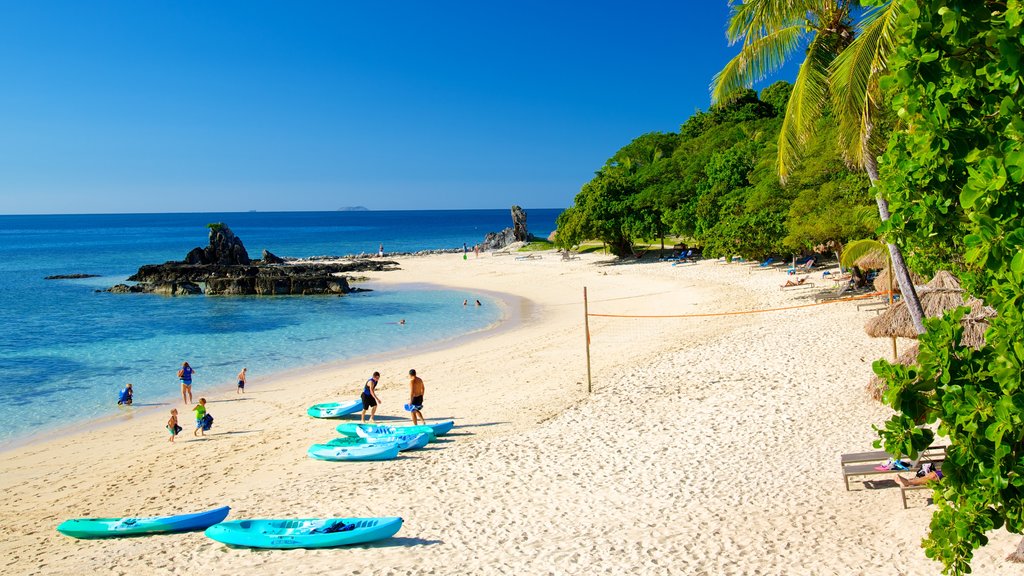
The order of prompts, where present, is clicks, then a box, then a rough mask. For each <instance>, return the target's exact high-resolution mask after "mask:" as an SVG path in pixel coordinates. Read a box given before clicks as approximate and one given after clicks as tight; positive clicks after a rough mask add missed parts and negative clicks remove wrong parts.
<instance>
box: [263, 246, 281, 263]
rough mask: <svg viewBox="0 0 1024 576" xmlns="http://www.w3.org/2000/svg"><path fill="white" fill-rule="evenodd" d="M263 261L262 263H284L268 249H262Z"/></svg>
mask: <svg viewBox="0 0 1024 576" xmlns="http://www.w3.org/2000/svg"><path fill="white" fill-rule="evenodd" d="M263 263H264V264H284V259H283V258H279V257H277V256H275V255H274V254H273V253H271V252H270V250H266V249H264V250H263Z"/></svg>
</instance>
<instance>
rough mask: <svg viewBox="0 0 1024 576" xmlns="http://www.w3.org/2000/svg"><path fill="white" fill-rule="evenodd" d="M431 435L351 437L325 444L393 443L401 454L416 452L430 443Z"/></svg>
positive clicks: (336, 439)
mask: <svg viewBox="0 0 1024 576" xmlns="http://www.w3.org/2000/svg"><path fill="white" fill-rule="evenodd" d="M430 438H431V435H430V434H427V433H426V432H421V433H419V434H389V435H385V436H373V437H362V436H360V437H358V438H355V437H352V436H344V437H341V438H335V439H334V440H331V441H330V442H328V443H327V445H328V446H365V445H367V444H380V443H387V442H394V443H395V444H398V449H399V450H400V451H402V452H405V451H406V450H418V449H420V448H423V447H424V446H426V445H427V444H428V443H429V442H430Z"/></svg>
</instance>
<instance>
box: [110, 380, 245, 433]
mask: <svg viewBox="0 0 1024 576" xmlns="http://www.w3.org/2000/svg"><path fill="white" fill-rule="evenodd" d="M248 372H249V369H248V368H242V371H241V372H239V373H238V385H237V388H236V389H235V393H236V394H244V393H245V381H246V378H247V377H248ZM195 373H196V371H195V369H194V368H192V366H190V365H189V363H188V362H182V363H181V368H180V369H178V380H179V381H180V382H181V401H182V402H184V403H185V404H186V405H189V404H192V375H193V374H195ZM131 386H132V385H131V384H128V386H127V390H129V392H128V401H127V402H122V400H123V399H124V396H125V393H124V391H122V393H121V397H120V398H119V400H118V402H117V403H118V404H122V403H126V404H131ZM192 411H193V412H195V418H196V428H195V430H194V431H193V432H192V435H193V436H205V435H206V431H207V430H209V429H210V427H211V426H213V416H212V415H211V414H210V413H209V412H207V410H206V398H200V399H199V402H198V403H196V404H195V405H194V406H193V407H192ZM181 430H182V428H181V426H180V425H179V424H178V409H177V408H171V417H170V419H168V420H167V432H168V433H169V434H170V435H171V437H170V439H169V440H168V441H169V442H174V438H175V437H176V436H177V435H178V434H179V433H180V432H181Z"/></svg>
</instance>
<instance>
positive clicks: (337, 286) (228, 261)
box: [109, 224, 398, 296]
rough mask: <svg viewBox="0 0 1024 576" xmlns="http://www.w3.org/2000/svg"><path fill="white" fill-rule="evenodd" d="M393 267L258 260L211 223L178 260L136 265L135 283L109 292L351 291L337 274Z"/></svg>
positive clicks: (265, 253)
mask: <svg viewBox="0 0 1024 576" xmlns="http://www.w3.org/2000/svg"><path fill="white" fill-rule="evenodd" d="M397 267H398V263H397V262H394V261H391V260H379V259H373V260H370V259H359V260H348V261H345V262H333V263H319V262H294V261H293V262H287V261H285V260H284V259H282V258H279V257H277V256H275V255H274V254H272V253H270V252H268V251H266V250H264V251H263V260H262V262H260V261H256V262H253V261H251V260H250V259H249V254H248V252H246V250H245V247H244V246H243V245H242V241H241V240H239V239H238V237H236V236H235V235H234V234H233V233H232V232H231V230H230V229H229V228H228V227H227V226H225V225H223V224H211V225H210V245H209V246H207V247H206V248H195V249H193V250H192V251H190V252H189V253H188V255H187V256H185V260H184V261H181V262H173V261H172V262H165V263H164V264H147V265H145V266H142V267H141V268H139V270H138V272H136V273H135V274H133V275H131V276H130V277H129V278H128V280H131V281H133V282H138V283H139V285H137V286H128V285H125V284H119V285H117V286H114V287H113V288H111V289H110V290H109V291H110V292H114V293H127V292H152V293H156V294H165V295H170V296H178V295H184V294H202V293H204V290H203V289H201V288H200V287H199V284H205V285H206V289H205V293H206V294H207V295H274V294H347V293H349V292H353V291H355V290H353V289H352V288H351V287H350V286H349V284H348V280H347V279H346V278H345V277H344V276H343V275H342V274H346V273H351V272H370V271H375V272H379V271H385V270H393V269H395V268H397Z"/></svg>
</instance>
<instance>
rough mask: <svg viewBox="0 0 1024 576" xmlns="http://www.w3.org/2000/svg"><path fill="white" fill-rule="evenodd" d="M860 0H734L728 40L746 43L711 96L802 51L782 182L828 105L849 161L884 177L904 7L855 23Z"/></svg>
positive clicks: (903, 283)
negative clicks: (892, 74)
mask: <svg viewBox="0 0 1024 576" xmlns="http://www.w3.org/2000/svg"><path fill="white" fill-rule="evenodd" d="M858 5H859V2H856V1H855V0H836V1H829V0H743V1H739V0H733V5H732V16H731V17H730V19H729V27H728V30H727V32H726V35H727V36H728V38H729V41H730V43H732V44H737V43H741V42H742V45H741V48H740V52H739V54H737V55H736V57H734V58H733V59H732V60H730V61H729V63H728V64H726V66H725V68H723V69H722V70H721V71H720V72H719V73H718V74H716V75H715V78H714V80H713V81H712V85H711V86H712V95H711V98H712V101H714V102H723V101H727V100H728V99H729V98H730V96H732V95H733V94H735V93H737V92H738V91H739V90H741V89H743V88H749V87H750V86H751V85H753V83H754V82H756V81H758V80H763V79H764V78H766V77H767V76H768V75H770V74H771V73H773V72H775V71H777V70H778V69H779V68H781V67H782V65H783V64H784V63H785V62H786V60H787V59H789V58H791V57H793V56H794V55H795V54H797V53H798V51H799V50H800V49H801V48H804V53H805V56H804V60H803V62H802V63H801V64H800V71H799V73H798V74H797V78H796V82H795V83H794V84H793V91H792V93H791V94H790V96H789V102H788V103H787V104H786V115H785V118H784V119H783V123H782V131H781V132H780V134H779V146H778V148H779V156H778V171H779V178H780V179H781V180H782V181H785V179H786V177H787V176H788V175H789V173H790V172H791V171H792V170H793V168H794V167H795V166H796V164H797V162H798V161H799V159H800V153H801V150H802V148H803V145H804V144H805V143H806V142H807V140H808V138H810V136H811V135H812V134H813V131H814V124H815V122H816V121H817V120H819V119H820V118H821V116H822V114H823V113H824V111H825V110H826V109H827V108H829V107H831V110H832V114H833V116H834V117H835V118H836V119H837V120H838V122H839V127H840V129H841V136H840V138H841V142H840V145H841V147H842V149H843V151H844V153H845V155H846V158H847V159H848V161H849V162H850V163H851V164H853V165H855V166H858V167H860V168H863V169H864V171H865V172H866V173H867V175H868V179H869V180H870V181H871V185H872V186H874V185H875V184H876V183H877V181H878V166H877V155H878V153H879V152H880V151H881V146H880V143H879V142H878V138H877V136H876V135H875V133H874V122H873V118H874V117H875V116H876V114H877V111H878V109H879V105H880V104H881V102H880V100H881V99H880V94H879V90H878V78H879V77H880V76H881V75H882V74H883V73H884V72H885V71H886V69H887V61H888V58H889V55H890V54H892V50H893V36H892V33H893V29H894V27H895V24H896V20H897V18H898V17H899V16H900V15H901V14H902V13H903V9H902V7H901V4H900V3H899V2H887V3H885V4H882V5H880V6H878V7H876V8H872V9H869V10H865V11H863V12H862V13H860V14H859V16H860V20H859V22H858V25H857V26H854V25H853V24H852V15H851V10H852V9H853V8H854V7H855V6H858ZM858 30H859V34H857V31H858ZM875 201H876V203H877V204H878V214H879V217H880V218H881V219H882V221H883V222H885V221H886V220H888V219H889V203H888V201H886V199H885V198H884V197H883V196H882V195H881V192H878V193H876V194H875ZM888 250H889V256H890V258H891V259H892V266H893V272H894V275H895V276H896V281H897V282H898V283H899V286H900V292H901V293H902V294H903V297H904V298H905V299H906V302H907V309H908V311H909V312H910V316H911V319H912V320H913V322H914V327H915V328H916V329H917V331H918V332H919V333H923V332H924V331H925V329H924V321H923V319H924V312H923V310H922V308H921V302H920V300H919V299H918V297H917V292H916V291H915V290H914V283H913V281H912V280H911V278H910V272H909V270H908V269H907V264H906V262H905V261H904V260H903V254H902V253H901V252H900V249H899V247H897V246H896V245H895V244H892V243H889V244H888Z"/></svg>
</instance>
